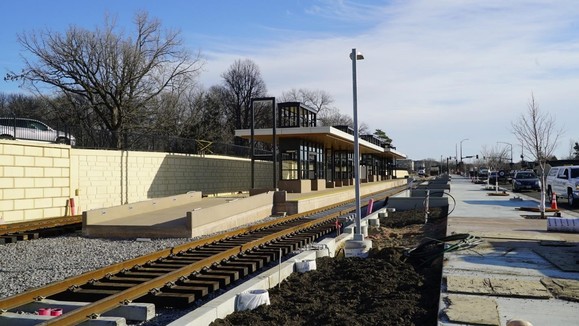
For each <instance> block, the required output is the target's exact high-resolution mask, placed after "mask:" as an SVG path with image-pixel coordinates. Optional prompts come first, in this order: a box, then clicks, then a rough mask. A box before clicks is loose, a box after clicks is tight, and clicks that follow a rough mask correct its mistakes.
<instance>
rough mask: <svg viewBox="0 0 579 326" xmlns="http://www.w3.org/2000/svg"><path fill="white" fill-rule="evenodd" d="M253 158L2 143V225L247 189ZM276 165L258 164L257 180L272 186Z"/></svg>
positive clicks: (15, 142) (0, 206)
mask: <svg viewBox="0 0 579 326" xmlns="http://www.w3.org/2000/svg"><path fill="white" fill-rule="evenodd" d="M250 169H251V160H249V159H241V158H234V157H226V156H216V155H211V156H210V155H207V156H204V157H200V156H192V155H185V154H169V153H153V152H126V151H113V150H110V151H107V150H89V149H75V148H71V147H70V146H67V145H57V144H50V143H40V142H39V143H36V142H28V141H12V140H0V223H11V222H22V221H29V220H35V219H43V218H50V217H60V216H65V215H68V214H70V212H69V211H68V209H67V206H68V200H69V199H70V198H73V199H74V201H75V206H76V207H75V208H76V211H75V213H76V214H81V213H82V211H85V210H89V209H97V208H105V207H111V206H117V205H121V204H127V203H134V202H138V201H144V200H147V199H152V198H160V197H166V196H174V195H179V194H184V193H186V192H189V191H200V192H202V193H203V194H204V195H208V194H218V193H232V192H237V191H247V190H248V189H249V188H251V171H250ZM272 173H273V167H272V164H271V163H270V162H261V161H256V162H255V185H256V187H260V188H271V187H273V179H272V178H273V176H272Z"/></svg>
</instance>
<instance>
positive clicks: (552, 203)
mask: <svg viewBox="0 0 579 326" xmlns="http://www.w3.org/2000/svg"><path fill="white" fill-rule="evenodd" d="M551 209H559V208H558V207H557V194H556V193H553V198H551Z"/></svg>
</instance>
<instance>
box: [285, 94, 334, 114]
mask: <svg viewBox="0 0 579 326" xmlns="http://www.w3.org/2000/svg"><path fill="white" fill-rule="evenodd" d="M280 101H281V102H294V101H295V102H301V103H303V104H305V105H307V106H309V107H311V108H313V109H315V110H316V112H318V113H320V112H323V111H326V110H330V109H331V107H330V105H331V104H332V103H334V98H333V97H332V95H330V94H329V93H327V92H326V91H323V90H309V89H305V88H300V89H297V90H296V89H295V88H293V89H291V90H289V91H287V92H283V93H282V95H281V98H280Z"/></svg>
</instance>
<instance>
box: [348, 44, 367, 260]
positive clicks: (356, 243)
mask: <svg viewBox="0 0 579 326" xmlns="http://www.w3.org/2000/svg"><path fill="white" fill-rule="evenodd" d="M350 59H351V60H352V88H353V95H354V96H353V97H354V178H355V184H354V189H355V192H356V216H355V219H356V224H355V225H356V229H355V230H354V236H353V239H352V240H348V241H346V243H345V244H344V249H345V250H344V253H345V256H346V257H361V258H366V257H368V251H370V249H371V248H372V240H369V239H366V240H364V233H362V212H361V209H360V145H359V141H358V90H357V85H356V61H357V60H363V59H364V56H363V55H362V53H360V52H356V49H352V53H350Z"/></svg>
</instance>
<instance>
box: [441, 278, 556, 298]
mask: <svg viewBox="0 0 579 326" xmlns="http://www.w3.org/2000/svg"><path fill="white" fill-rule="evenodd" d="M446 286H447V291H448V292H454V293H468V294H485V295H494V296H506V297H519V298H539V299H548V298H551V295H550V294H549V291H548V290H547V289H546V288H545V286H544V285H543V284H542V283H541V282H540V281H539V280H536V281H526V280H515V279H505V278H503V279H501V278H488V277H471V276H447V277H446Z"/></svg>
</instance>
